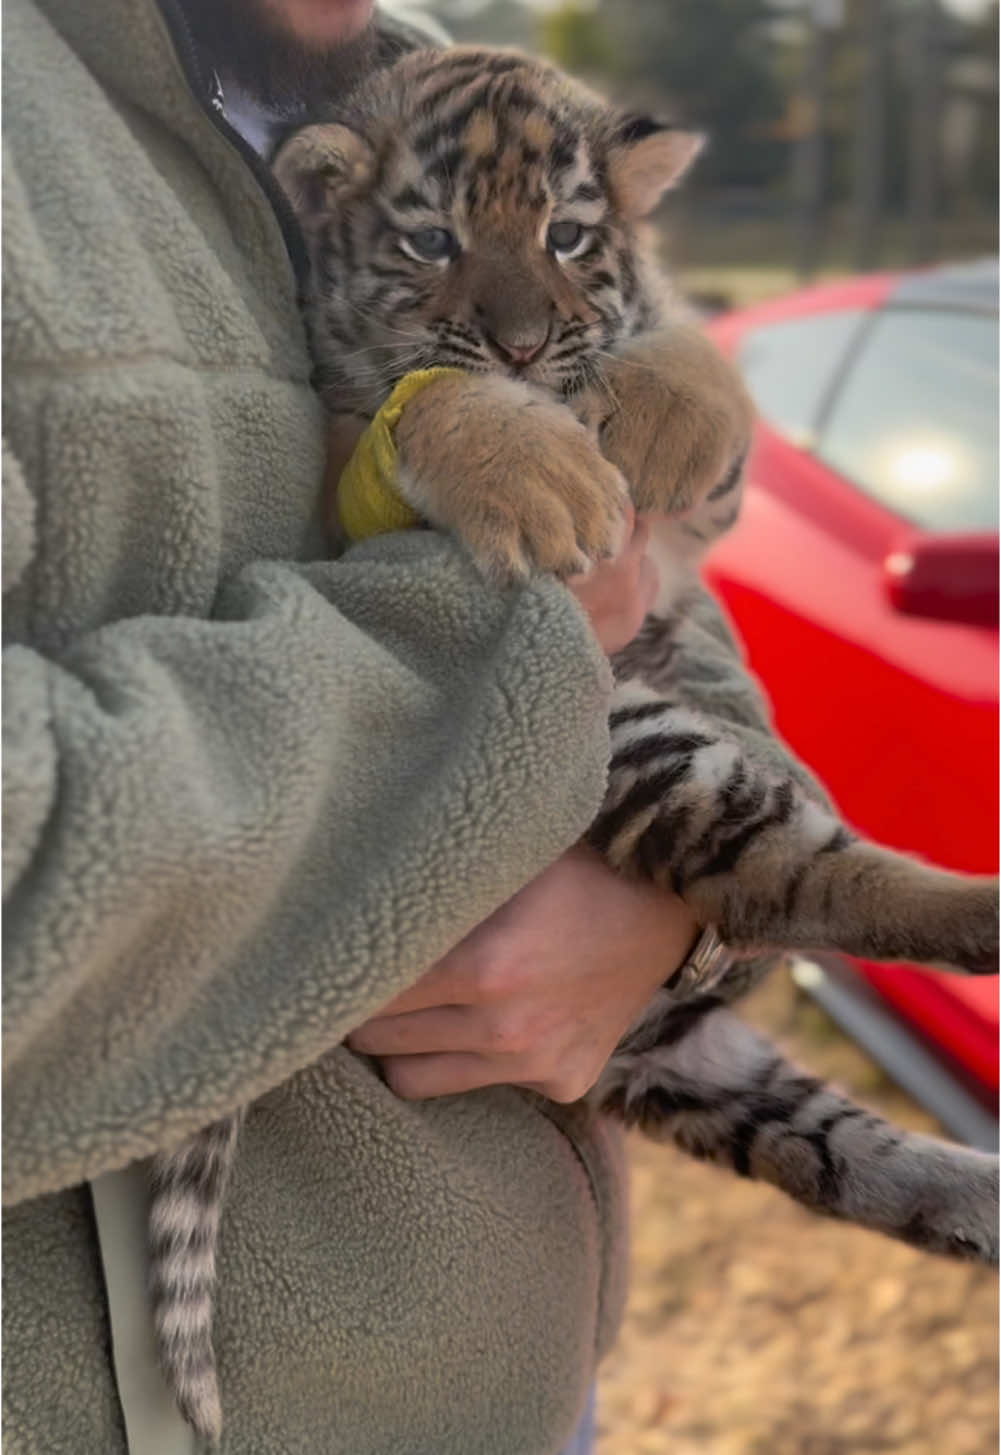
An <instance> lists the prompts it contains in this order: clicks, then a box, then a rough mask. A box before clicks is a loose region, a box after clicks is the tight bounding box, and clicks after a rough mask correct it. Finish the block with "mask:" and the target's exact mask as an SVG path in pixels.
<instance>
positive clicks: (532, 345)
mask: <svg viewBox="0 0 1001 1455" xmlns="http://www.w3.org/2000/svg"><path fill="white" fill-rule="evenodd" d="M549 334H550V326H549V325H548V324H547V326H546V329H545V332H541V333H538V334H534V335H526V334H525V333H519V334H515V335H513V336H512V337H510V338H500V337H498V336H497V335H496V334H492V333H488V334H486V340H487V343H488V344H489V345H490V347H491V348H492V349H493V351H494V353H495V354H496V355H497V356H498V358H500V359H502V360H503V361H504V363H505V364H511V365H513V367H514V368H516V369H523V368H525V367H526V365H528V364H530V363H532V361H533V360H534V359H537V358H538V357H539V355H540V354H541V353H542V350H543V349H544V348H545V347H546V344H547V343H548V342H549Z"/></svg>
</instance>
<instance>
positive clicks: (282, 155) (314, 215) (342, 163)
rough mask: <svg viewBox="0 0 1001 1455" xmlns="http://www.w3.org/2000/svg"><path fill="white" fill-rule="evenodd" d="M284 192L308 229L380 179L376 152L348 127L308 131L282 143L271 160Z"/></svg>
mask: <svg viewBox="0 0 1001 1455" xmlns="http://www.w3.org/2000/svg"><path fill="white" fill-rule="evenodd" d="M271 166H272V170H273V171H274V174H275V176H276V177H277V179H278V182H279V184H280V186H281V187H282V190H283V191H284V192H285V193H286V194H287V195H288V199H289V201H290V202H291V203H292V206H293V207H294V208H295V211H296V212H297V213H298V215H299V218H300V219H301V220H302V221H303V222H304V223H307V224H308V223H309V222H310V221H312V220H315V219H318V218H320V217H322V216H324V215H326V214H327V213H329V212H330V211H331V209H332V208H333V207H334V206H335V205H336V204H340V203H343V202H345V201H347V199H348V198H349V197H353V196H355V195H357V193H359V192H361V191H362V190H363V189H364V187H365V185H366V183H367V182H369V181H370V180H371V178H372V177H373V176H374V174H375V152H374V151H373V150H372V147H371V146H370V145H369V143H368V142H367V141H366V140H365V138H364V137H363V136H359V134H358V132H356V131H352V130H351V128H350V127H348V126H342V125H340V123H336V122H329V123H324V124H323V125H320V126H306V127H304V128H303V129H302V131H297V132H294V133H293V134H292V135H291V136H290V137H289V138H288V140H287V141H285V142H283V143H282V144H281V146H280V147H279V148H278V151H277V152H276V153H275V156H274V157H273V159H272V163H271Z"/></svg>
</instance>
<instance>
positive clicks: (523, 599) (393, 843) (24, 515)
mask: <svg viewBox="0 0 1001 1455" xmlns="http://www.w3.org/2000/svg"><path fill="white" fill-rule="evenodd" d="M22 485H23V482H21V481H20V478H19V477H18V478H17V480H16V482H15V484H14V488H13V490H11V491H9V492H8V500H9V504H10V508H11V511H12V513H13V515H14V516H15V517H16V520H15V527H16V529H19V530H22V531H23V530H28V531H29V532H30V525H31V513H30V508H29V502H28V500H27V499H26V498H25V495H24V492H23V490H22V488H21V487H22ZM11 545H12V548H13V549H14V551H15V555H16V554H17V550H18V545H17V543H16V542H11ZM5 546H6V543H5ZM15 564H16V566H19V565H21V564H22V563H21V562H20V561H19V560H18V561H17V562H16V563H15ZM607 692H608V676H607V669H606V667H605V664H604V662H603V659H602V658H601V656H600V653H599V651H598V649H597V646H596V644H595V643H594V642H593V640H592V638H591V635H590V632H589V630H588V627H587V625H586V622H585V619H584V617H583V615H582V614H581V613H580V612H579V609H578V608H577V606H576V604H575V603H574V602H573V601H572V598H571V597H570V596H569V593H567V592H566V591H565V590H563V589H562V588H561V587H559V586H557V585H555V584H553V583H552V582H548V581H540V582H538V583H534V584H531V585H528V586H526V587H523V588H519V589H517V590H515V591H512V592H510V593H500V592H498V593H491V592H488V591H487V590H486V589H485V588H484V587H483V586H482V585H481V583H480V582H479V581H478V580H477V579H476V578H475V576H474V574H473V573H472V571H471V569H470V567H469V566H468V565H467V564H466V562H465V560H464V558H463V557H462V556H461V554H460V552H459V551H458V550H457V549H456V548H455V547H454V546H452V545H451V544H450V543H449V542H448V541H446V540H445V539H443V538H441V537H438V536H436V535H434V534H432V533H427V532H414V533H411V534H409V535H398V536H390V537H383V538H381V539H380V540H378V541H374V542H372V543H370V544H368V545H366V546H364V547H360V548H357V549H356V550H354V551H353V552H351V553H350V554H349V555H348V557H346V558H344V559H342V560H341V561H340V562H337V563H331V562H324V563H319V564H317V565H315V566H308V567H298V568H297V567H294V566H289V565H283V564H272V563H262V564H256V565H253V566H250V567H247V568H245V569H243V571H242V572H241V573H240V574H238V575H237V576H236V577H235V578H234V579H233V580H232V581H231V582H230V584H229V585H228V586H227V587H225V589H223V591H222V592H221V594H220V596H219V598H218V601H217V606H216V610H215V612H214V615H213V617H212V619H210V620H196V619H185V618H178V617H136V618H134V619H130V620H124V621H119V622H116V623H114V624H112V625H108V626H105V627H102V628H100V629H97V630H95V631H93V632H90V633H88V634H86V635H85V636H84V637H82V638H81V639H79V640H77V641H76V642H74V643H73V644H72V645H71V646H69V647H68V648H66V649H64V650H61V651H60V652H59V653H58V656H57V657H46V656H44V655H41V654H39V653H38V652H37V651H35V650H32V649H31V648H29V647H27V646H24V645H14V646H10V647H8V648H7V649H5V651H4V657H3V751H4V817H5V829H6V832H5V843H4V870H5V887H4V892H5V913H4V938H5V945H4V977H3V995H4V1019H5V1057H4V1086H3V1094H4V1125H3V1136H4V1173H5V1177H4V1196H5V1200H6V1201H8V1202H11V1201H19V1200H21V1199H23V1198H26V1197H30V1196H34V1195H37V1194H40V1193H43V1192H46V1191H50V1190H54V1189H57V1188H59V1187H62V1186H66V1185H68V1184H72V1183H76V1182H79V1181H81V1180H83V1179H85V1178H91V1177H94V1176H96V1175H98V1174H99V1173H101V1172H103V1171H106V1170H110V1169H112V1168H114V1167H116V1166H120V1165H124V1164H125V1163H126V1162H128V1161H130V1160H132V1159H133V1158H136V1157H139V1156H143V1155H146V1154H149V1153H151V1152H152V1151H154V1150H155V1149H157V1148H162V1147H164V1146H166V1145H170V1144H171V1143H173V1142H176V1141H178V1140H180V1139H181V1138H183V1137H184V1136H185V1135H187V1134H188V1133H190V1132H192V1131H193V1130H195V1129H196V1128H197V1127H199V1126H202V1125H204V1124H205V1123H207V1122H208V1121H210V1120H211V1119H213V1118H215V1117H217V1116H220V1115H222V1114H225V1113H226V1112H228V1111H229V1110H231V1109H233V1108H234V1107H235V1106H237V1105H239V1104H243V1103H245V1102H247V1101H248V1100H251V1099H253V1098H254V1097H256V1096H258V1095H260V1094H262V1093H263V1092H264V1091H265V1090H267V1089H269V1088H270V1087H273V1086H275V1085H277V1084H278V1083H280V1082H281V1081H283V1080H284V1079H285V1078H287V1077H288V1076H289V1075H290V1074H292V1073H293V1072H294V1071H296V1070H297V1069H299V1068H301V1067H303V1066H304V1065H307V1064H309V1063H310V1062H311V1061H312V1060H314V1059H315V1058H317V1057H318V1056H319V1055H321V1054H322V1053H323V1052H324V1051H325V1050H327V1049H328V1048H330V1047H331V1046H332V1045H334V1044H336V1043H337V1042H338V1041H339V1040H340V1039H342V1038H343V1036H344V1035H345V1033H346V1032H347V1031H348V1030H349V1029H350V1028H351V1027H352V1026H353V1025H354V1024H356V1023H358V1022H359V1021H360V1020H361V1019H363V1018H364V1017H366V1016H367V1015H368V1014H369V1013H371V1012H372V1011H374V1010H375V1009H376V1008H377V1007H378V1006H379V1005H380V1004H382V1003H384V1002H385V1001H386V1000H387V999H389V998H390V997H391V996H392V995H393V994H395V993H396V992H398V991H399V990H401V989H402V988H403V987H404V986H405V985H407V984H408V983H410V982H412V981H413V980H414V979H415V978H416V977H417V976H418V975H419V974H420V972H421V971H422V970H423V969H424V968H425V967H426V966H428V965H429V964H430V963H432V962H433V961H434V960H435V959H436V958H437V957H438V956H440V955H441V954H442V953H443V952H444V951H445V950H446V949H447V948H448V947H449V946H450V945H451V944H453V943H454V942H455V941H457V940H458V939H459V938H460V937H461V936H462V935H463V934H464V933H465V932H466V931H467V930H468V929H470V928H471V927H472V926H473V925H474V924H475V923H477V922H478V921H480V920H481V919H482V918H484V917H485V915H486V914H487V913H489V912H490V911H491V910H492V909H493V908H494V907H496V905H497V904H499V903H500V902H502V901H503V900H504V899H505V898H506V897H508V896H509V895H510V894H511V893H513V892H514V891H515V890H516V889H517V888H518V887H519V886H520V885H521V884H522V883H524V882H525V881H527V879H529V878H530V877H531V876H532V875H533V874H534V873H535V872H537V871H539V870H541V869H542V868H543V867H544V866H545V865H546V864H547V863H548V862H550V861H551V860H552V859H553V858H555V857H556V856H557V855H558V854H559V853H560V852H561V851H562V850H563V849H564V848H565V847H566V846H568V845H569V844H570V843H571V842H572V841H573V840H574V839H575V838H576V837H577V836H578V835H579V834H580V833H581V832H582V831H583V829H584V828H585V827H586V825H587V823H588V821H589V819H590V818H591V816H592V815H593V814H594V812H595V811H596V809H597V807H598V805H599V803H600V800H601V795H602V791H603V783H604V766H605V760H606V756H607V733H606V728H605V711H606V708H607Z"/></svg>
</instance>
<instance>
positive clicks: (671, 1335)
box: [598, 973, 998, 1455]
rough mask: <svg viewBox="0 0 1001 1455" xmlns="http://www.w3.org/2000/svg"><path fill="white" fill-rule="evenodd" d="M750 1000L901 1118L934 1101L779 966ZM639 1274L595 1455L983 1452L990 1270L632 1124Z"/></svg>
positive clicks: (827, 1068)
mask: <svg viewBox="0 0 1001 1455" xmlns="http://www.w3.org/2000/svg"><path fill="white" fill-rule="evenodd" d="M746 1014H747V1015H748V1016H749V1018H750V1019H752V1020H753V1021H754V1022H755V1023H756V1024H758V1025H759V1026H761V1027H762V1028H764V1029H767V1030H768V1031H769V1032H770V1033H771V1034H772V1035H775V1036H776V1037H777V1038H778V1039H779V1040H780V1041H781V1042H782V1043H783V1045H784V1046H785V1047H786V1048H787V1049H789V1050H791V1051H792V1052H793V1054H795V1055H796V1057H797V1058H798V1059H799V1060H801V1061H803V1062H805V1063H806V1064H807V1065H809V1066H810V1068H811V1069H812V1070H815V1071H818V1072H820V1073H822V1074H824V1075H826V1076H830V1077H832V1078H833V1079H835V1080H836V1081H838V1082H839V1083H840V1084H841V1085H842V1086H845V1087H848V1088H850V1089H851V1090H852V1091H853V1092H854V1093H855V1094H857V1095H858V1096H859V1097H860V1098H861V1099H862V1100H864V1101H866V1102H867V1103H868V1104H869V1105H871V1106H874V1107H875V1108H877V1109H878V1110H880V1111H882V1112H884V1113H885V1114H886V1115H888V1116H891V1117H892V1118H893V1119H894V1120H895V1121H898V1122H901V1123H903V1124H905V1125H907V1126H911V1127H915V1128H920V1129H924V1130H929V1129H933V1125H934V1124H933V1123H932V1122H931V1121H930V1119H929V1118H928V1117H927V1116H926V1115H925V1114H924V1113H923V1112H922V1111H921V1110H920V1109H919V1108H917V1107H916V1106H915V1105H914V1104H913V1103H912V1102H911V1101H910V1100H909V1099H908V1098H907V1097H905V1096H904V1095H903V1094H902V1093H901V1092H899V1091H898V1090H896V1089H895V1088H894V1087H892V1086H890V1085H889V1083H888V1082H887V1081H886V1080H885V1079H884V1078H883V1077H882V1075H881V1074H880V1072H879V1071H878V1070H877V1068H876V1067H874V1066H873V1065H872V1063H871V1062H870V1061H868V1060H867V1059H866V1058H865V1057H864V1056H863V1055H862V1054H861V1053H860V1052H859V1051H858V1050H857V1049H856V1048H855V1047H854V1046H853V1045H851V1044H850V1043H849V1042H848V1041H846V1040H845V1039H844V1038H843V1037H842V1036H841V1035H840V1033H839V1032H838V1031H837V1030H836V1029H835V1028H834V1027H833V1026H832V1025H831V1023H830V1022H829V1021H828V1020H827V1018H826V1017H825V1016H824V1015H823V1013H822V1012H820V1011H819V1010H818V1009H817V1008H816V1007H814V1006H813V1005H812V1004H811V1003H810V1002H808V1001H806V1000H805V999H803V998H802V997H801V996H800V995H799V994H798V993H797V992H796V991H795V989H794V987H793V986H792V984H791V982H790V981H789V980H788V978H787V977H786V976H785V975H784V974H782V973H778V974H776V975H775V976H773V977H772V979H771V980H770V982H768V983H767V984H766V985H765V986H763V987H762V988H761V990H759V991H758V992H757V994H756V996H755V997H754V998H753V999H752V1000H750V1001H748V1002H747V1006H746ZM631 1160H632V1190H633V1239H634V1242H633V1270H632V1286H631V1287H632V1291H631V1297H630V1302H629V1308H628V1311H627V1315H626V1321H625V1325H624V1328H623V1331H622V1335H621V1337H620V1340H619V1343H618V1346H617V1348H616V1349H615V1350H614V1352H613V1353H612V1355H611V1356H610V1357H609V1359H608V1360H607V1361H606V1364H605V1366H604V1368H603V1371H602V1379H601V1387H600V1395H599V1425H600V1430H601V1436H600V1440H599V1447H598V1448H599V1452H600V1455H695V1452H698V1455H706V1452H711V1455H871V1452H872V1455H875V1452H877V1451H879V1452H882V1451H895V1452H898V1455H994V1452H996V1450H997V1448H998V1424H997V1321H996V1313H997V1307H996V1299H997V1280H996V1278H995V1277H994V1276H993V1275H991V1274H989V1273H986V1272H984V1271H983V1270H981V1269H978V1268H971V1267H968V1266H964V1265H961V1264H953V1263H949V1262H946V1261H944V1260H940V1259H934V1258H928V1257H923V1256H921V1255H920V1254H918V1253H916V1252H914V1251H912V1250H911V1249H909V1248H905V1247H903V1246H901V1245H899V1244H896V1243H892V1242H890V1241H889V1240H887V1239H884V1238H881V1237H878V1236H876V1235H875V1234H871V1233H864V1232H861V1231H859V1230H856V1229H852V1228H846V1227H842V1226H839V1225H838V1224H835V1223H826V1222H824V1221H822V1220H819V1219H816V1218H813V1217H811V1216H810V1215H809V1214H807V1213H806V1212H804V1211H802V1210H801V1209H799V1208H797V1207H795V1206H794V1205H793V1204H792V1203H790V1202H788V1201H787V1200H786V1199H784V1198H783V1197H781V1196H780V1195H779V1194H778V1193H776V1192H774V1191H773V1190H772V1189H770V1188H767V1187H761V1186H758V1185H756V1184H752V1183H745V1182H741V1181H738V1180H735V1179H733V1178H730V1177H727V1176H725V1175H724V1174H722V1173H720V1172H718V1171H715V1170H714V1169H712V1168H707V1167H704V1166H701V1165H699V1164H697V1163H694V1162H690V1161H688V1160H687V1159H685V1158H683V1157H681V1156H680V1155H677V1154H675V1153H673V1152H670V1151H668V1150H666V1149H663V1148H657V1147H653V1146H651V1145H650V1144H648V1143H644V1142H643V1141H642V1140H641V1139H639V1138H637V1139H636V1140H635V1141H634V1143H633V1145H632V1148H631Z"/></svg>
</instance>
